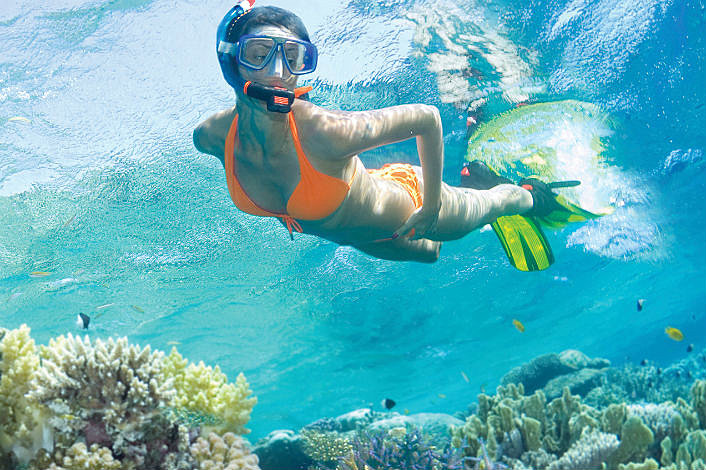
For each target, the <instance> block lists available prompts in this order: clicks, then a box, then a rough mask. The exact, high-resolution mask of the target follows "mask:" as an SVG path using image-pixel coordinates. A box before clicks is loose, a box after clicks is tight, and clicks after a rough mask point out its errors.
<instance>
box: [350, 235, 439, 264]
mask: <svg viewBox="0 0 706 470" xmlns="http://www.w3.org/2000/svg"><path fill="white" fill-rule="evenodd" d="M353 247H355V248H357V249H359V250H360V251H362V252H363V253H367V254H369V255H371V256H374V257H376V258H381V259H387V260H391V261H418V262H420V263H433V262H435V261H436V260H438V259H439V250H440V249H441V242H438V241H433V240H427V239H425V238H422V239H420V240H410V239H408V238H403V237H400V238H398V239H396V240H385V241H379V242H371V243H364V244H359V245H353Z"/></svg>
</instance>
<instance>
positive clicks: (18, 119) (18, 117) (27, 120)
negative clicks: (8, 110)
mask: <svg viewBox="0 0 706 470" xmlns="http://www.w3.org/2000/svg"><path fill="white" fill-rule="evenodd" d="M8 121H9V122H15V121H19V122H32V121H30V120H29V119H27V118H26V117H22V116H13V117H11V118H10V119H8Z"/></svg>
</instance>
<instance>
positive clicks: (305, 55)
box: [282, 41, 317, 74]
mask: <svg viewBox="0 0 706 470" xmlns="http://www.w3.org/2000/svg"><path fill="white" fill-rule="evenodd" d="M282 48H283V50H284V56H285V57H286V59H287V65H288V66H289V70H290V71H291V72H292V73H294V74H303V73H309V72H313V71H314V70H315V69H316V59H317V51H316V46H314V45H313V44H311V43H308V42H298V41H286V42H285V43H284V44H283V45H282Z"/></svg>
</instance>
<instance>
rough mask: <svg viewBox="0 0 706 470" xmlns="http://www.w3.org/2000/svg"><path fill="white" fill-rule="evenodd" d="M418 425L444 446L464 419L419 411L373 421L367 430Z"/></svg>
mask: <svg viewBox="0 0 706 470" xmlns="http://www.w3.org/2000/svg"><path fill="white" fill-rule="evenodd" d="M410 426H412V427H416V428H419V430H420V431H422V432H423V433H424V435H425V436H427V438H428V439H430V440H431V443H432V444H433V445H435V446H437V447H438V448H443V447H444V446H446V445H447V444H449V442H450V440H451V430H452V429H453V428H454V427H462V426H463V421H461V420H460V419H458V418H454V417H453V416H451V415H447V414H444V413H417V414H413V415H407V416H404V415H398V416H393V417H391V418H385V419H381V420H378V421H375V422H373V423H371V424H370V425H369V426H368V427H367V429H366V430H367V431H370V432H377V431H389V430H391V429H394V428H399V427H403V428H407V427H410Z"/></svg>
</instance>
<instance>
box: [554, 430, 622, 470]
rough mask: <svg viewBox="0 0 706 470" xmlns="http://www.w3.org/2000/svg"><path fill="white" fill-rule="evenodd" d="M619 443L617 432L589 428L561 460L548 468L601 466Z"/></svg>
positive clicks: (569, 469)
mask: <svg viewBox="0 0 706 470" xmlns="http://www.w3.org/2000/svg"><path fill="white" fill-rule="evenodd" d="M619 444H620V443H619V442H618V438H617V437H616V436H615V434H607V433H603V432H600V431H597V430H595V429H592V430H588V431H587V432H584V433H583V434H582V435H581V438H579V440H578V441H576V442H575V443H574V444H573V445H572V446H571V447H570V448H569V450H568V451H566V453H564V455H562V456H561V458H560V459H559V460H557V461H556V462H553V463H552V464H551V465H549V467H548V470H581V469H588V468H600V467H601V464H602V463H603V462H606V461H607V460H608V459H609V458H610V457H611V456H612V455H613V453H614V452H615V451H616V450H617V449H618V445H619Z"/></svg>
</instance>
